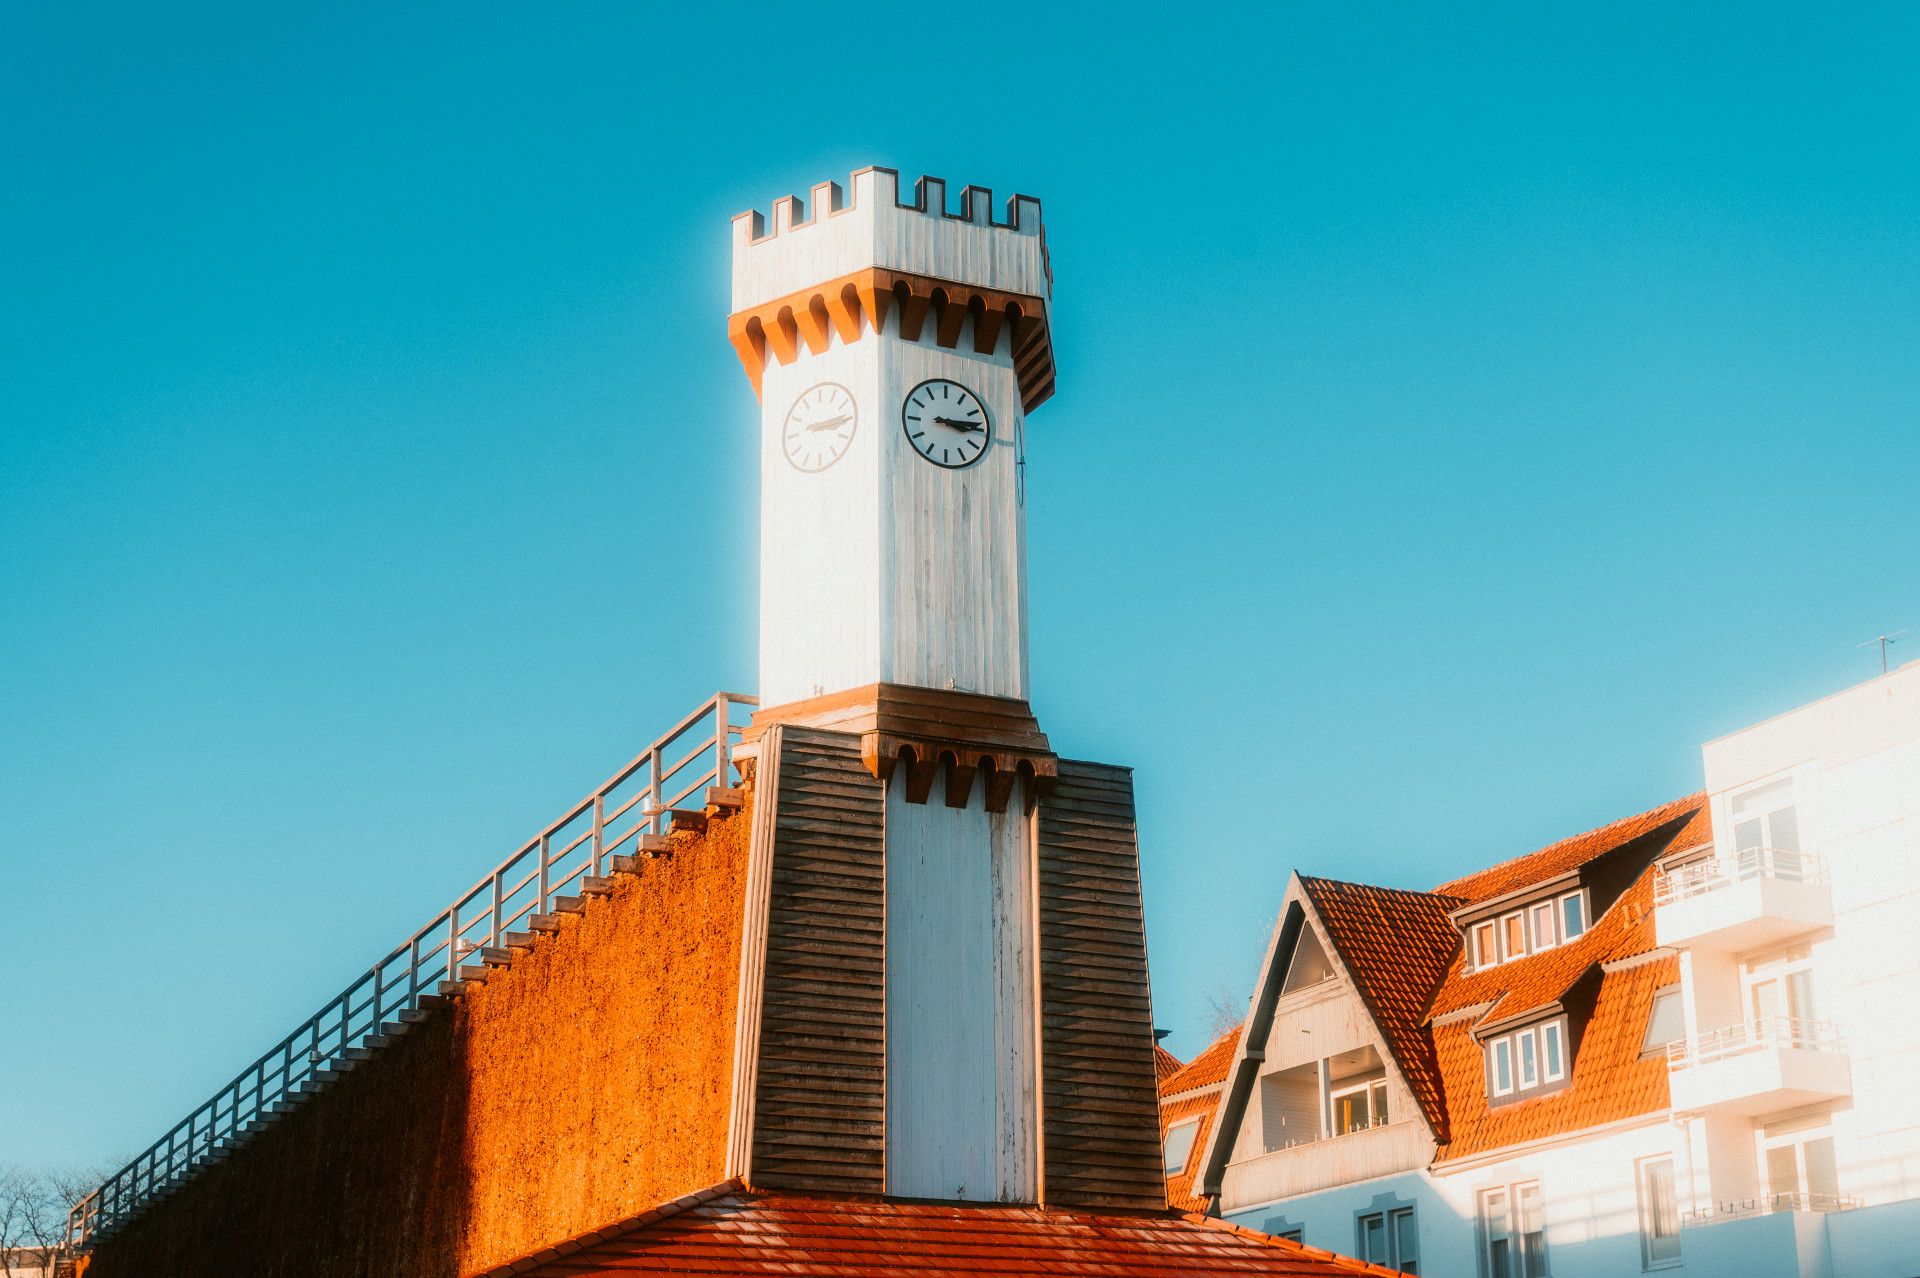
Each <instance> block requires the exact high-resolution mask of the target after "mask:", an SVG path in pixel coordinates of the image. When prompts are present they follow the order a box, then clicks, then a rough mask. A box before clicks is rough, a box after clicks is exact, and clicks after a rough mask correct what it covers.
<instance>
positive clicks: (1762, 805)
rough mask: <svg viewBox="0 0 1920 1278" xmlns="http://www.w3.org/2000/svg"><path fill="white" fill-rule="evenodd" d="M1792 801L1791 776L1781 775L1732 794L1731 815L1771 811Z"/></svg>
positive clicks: (1740, 815) (1738, 815)
mask: <svg viewBox="0 0 1920 1278" xmlns="http://www.w3.org/2000/svg"><path fill="white" fill-rule="evenodd" d="M1792 801H1793V778H1792V777H1781V778H1780V779H1779V780H1778V781H1769V782H1768V783H1767V784H1765V785H1757V786H1755V787H1753V789H1751V790H1747V791H1743V792H1742V793H1740V794H1736V795H1734V796H1733V804H1732V807H1733V815H1735V816H1737V817H1743V816H1753V815H1756V814H1758V813H1761V812H1771V811H1773V809H1775V808H1780V807H1785V806H1786V805H1787V804H1789V803H1791V802H1792Z"/></svg>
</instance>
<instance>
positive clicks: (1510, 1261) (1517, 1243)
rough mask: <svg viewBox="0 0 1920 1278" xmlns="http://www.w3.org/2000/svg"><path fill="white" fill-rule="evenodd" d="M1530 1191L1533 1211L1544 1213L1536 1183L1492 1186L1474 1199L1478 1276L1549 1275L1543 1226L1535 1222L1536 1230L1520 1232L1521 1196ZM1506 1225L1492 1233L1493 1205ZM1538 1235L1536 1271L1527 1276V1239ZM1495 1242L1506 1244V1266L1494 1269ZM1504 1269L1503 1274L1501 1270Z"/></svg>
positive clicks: (1542, 1196)
mask: <svg viewBox="0 0 1920 1278" xmlns="http://www.w3.org/2000/svg"><path fill="white" fill-rule="evenodd" d="M1529 1190H1531V1191H1532V1192H1533V1193H1534V1195H1535V1199H1536V1204H1537V1209H1538V1210H1542V1211H1543V1212H1544V1207H1545V1202H1546V1195H1545V1194H1544V1193H1542V1192H1541V1189H1540V1182H1539V1181H1538V1180H1520V1181H1515V1182H1513V1183H1512V1184H1510V1185H1492V1186H1489V1187H1487V1188H1485V1189H1482V1190H1481V1191H1480V1192H1479V1193H1477V1194H1475V1195H1474V1215H1475V1220H1476V1227H1477V1232H1478V1233H1479V1235H1480V1272H1481V1273H1482V1274H1483V1275H1485V1278H1548V1275H1550V1274H1551V1273H1552V1272H1553V1271H1552V1269H1551V1267H1550V1263H1551V1262H1550V1261H1549V1259H1548V1250H1547V1236H1546V1224H1545V1222H1544V1221H1541V1222H1538V1224H1539V1228H1538V1229H1536V1230H1528V1229H1525V1228H1523V1227H1522V1226H1523V1224H1524V1223H1525V1222H1523V1221H1522V1220H1521V1218H1520V1217H1521V1208H1520V1203H1521V1196H1522V1195H1523V1194H1525V1193H1526V1192H1527V1191H1529ZM1496 1201H1497V1202H1498V1204H1499V1208H1498V1209H1499V1211H1500V1213H1501V1216H1502V1218H1503V1219H1504V1220H1505V1222H1506V1228H1505V1230H1504V1231H1503V1232H1501V1233H1500V1234H1498V1235H1496V1234H1495V1233H1494V1230H1493V1213H1492V1210H1490V1208H1491V1207H1492V1205H1493V1204H1494V1203H1495V1202H1496ZM1529 1233H1538V1234H1539V1235H1540V1267H1539V1268H1538V1269H1537V1270H1534V1271H1532V1272H1529V1271H1528V1269H1527V1261H1526V1250H1527V1243H1526V1240H1527V1235H1528V1234H1529ZM1496 1242H1504V1243H1506V1244H1507V1264H1506V1265H1504V1266H1501V1267H1495V1265H1494V1257H1493V1247H1494V1243H1496ZM1503 1269H1504V1272H1502V1270H1503Z"/></svg>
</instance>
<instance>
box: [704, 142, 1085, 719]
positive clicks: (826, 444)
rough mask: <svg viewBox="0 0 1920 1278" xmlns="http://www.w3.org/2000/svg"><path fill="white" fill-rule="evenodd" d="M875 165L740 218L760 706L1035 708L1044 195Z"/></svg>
mask: <svg viewBox="0 0 1920 1278" xmlns="http://www.w3.org/2000/svg"><path fill="white" fill-rule="evenodd" d="M902 196H903V193H902V192H901V191H900V189H899V180H898V177H897V175H896V174H895V173H894V172H893V171H892V170H890V169H879V168H869V169H863V170H861V171H860V172H858V173H856V174H854V175H853V179H852V182H851V187H850V189H843V188H842V187H841V186H840V185H839V184H838V183H832V182H829V183H823V184H822V185H820V186H817V187H815V188H814V190H813V193H812V200H811V203H810V204H809V205H807V206H802V205H801V203H800V202H799V201H798V200H796V199H793V198H791V197H789V198H787V199H783V200H779V201H776V202H775V204H774V206H773V220H772V224H771V225H770V226H769V225H768V224H767V222H766V221H765V220H764V219H763V218H762V216H761V215H760V214H759V213H758V212H752V213H743V214H741V215H740V216H739V217H737V218H735V219H734V223H733V314H732V317H731V319H730V320H729V324H728V330H729V334H730V336H731V337H732V340H733V344H734V347H735V349H736V350H737V351H738V353H739V355H740V359H741V362H742V363H743V364H744V365H745V366H746V370H747V375H748V377H749V378H751V379H752V380H753V382H754V386H755V389H756V390H757V391H758V393H759V396H760V484H761V498H760V698H761V703H762V704H763V705H766V706H782V705H789V704H791V703H794V702H799V701H804V700H808V699H811V698H816V697H821V696H826V695H832V694H836V693H842V692H845V691H847V690H849V689H854V688H860V687H868V686H873V685H880V684H892V685H900V686H906V687H915V688H930V689H937V690H953V691H959V692H966V693H976V694H981V695H985V696H992V697H1003V698H1014V699H1019V700H1025V699H1026V697H1027V692H1028V689H1027V605H1026V527H1025V519H1024V512H1023V510H1022V504H1023V484H1022V478H1023V477H1022V471H1021V464H1022V461H1023V456H1022V453H1023V448H1024V444H1025V431H1026V415H1027V413H1028V412H1030V411H1031V410H1032V409H1033V408H1035V407H1036V406H1038V405H1039V404H1040V403H1041V402H1043V401H1044V400H1045V399H1046V398H1047V397H1048V396H1049V395H1051V394H1052V392H1053V353H1052V346H1051V343H1050V342H1049V340H1048V301H1049V298H1050V296H1051V292H1052V288H1051V278H1050V272H1049V269H1048V264H1047V250H1046V237H1045V234H1044V232H1043V231H1042V229H1041V225H1040V204H1039V201H1037V200H1034V199H1031V198H1029V197H1026V196H1015V197H1013V198H1012V199H1010V200H1008V201H1007V203H1006V205H1005V206H1004V209H1003V210H1002V212H1001V213H1000V215H998V216H996V214H995V211H994V209H993V207H992V193H991V192H989V191H984V190H981V189H979V188H977V187H971V186H970V187H968V188H966V190H965V191H963V192H962V193H961V196H960V211H959V212H958V213H954V212H950V211H949V210H948V208H947V201H946V191H945V184H944V183H942V182H941V181H940V180H939V179H937V178H923V179H921V180H920V181H919V182H916V183H915V184H914V186H913V189H912V192H911V196H910V198H902Z"/></svg>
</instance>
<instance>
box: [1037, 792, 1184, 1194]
mask: <svg viewBox="0 0 1920 1278" xmlns="http://www.w3.org/2000/svg"><path fill="white" fill-rule="evenodd" d="M1039 871H1040V873H1039V880H1040V997H1041V1005H1042V1008H1043V1011H1042V1016H1041V1028H1040V1034H1041V1043H1042V1050H1041V1058H1042V1062H1043V1064H1042V1073H1043V1106H1044V1108H1043V1119H1042V1122H1043V1132H1044V1140H1045V1157H1046V1162H1045V1169H1046V1170H1045V1175H1046V1186H1045V1198H1046V1201H1047V1202H1048V1203H1050V1204H1054V1205H1058V1206H1063V1207H1125V1208H1132V1207H1139V1208H1154V1207H1160V1206H1162V1205H1164V1203H1165V1202H1166V1185H1165V1182H1164V1180H1163V1178H1162V1174H1161V1160H1160V1141H1159V1135H1160V1123H1159V1099H1158V1091H1157V1085H1156V1081H1155V1077H1154V1059H1153V1007H1152V999H1151V996H1150V993H1149V990H1148V986H1147V946H1146V934H1145V922H1144V920H1143V918H1142V915H1141V905H1140V857H1139V849H1138V846H1137V845H1136V843H1135V840H1134V825H1133V776H1132V774H1131V773H1130V772H1129V771H1128V770H1127V769H1125V768H1114V767H1106V766H1103V765H1100V764H1093V763H1079V762H1069V761H1067V760H1064V759H1063V760H1061V761H1060V776H1059V781H1058V783H1057V785H1056V786H1055V787H1054V789H1053V791H1052V793H1050V794H1047V795H1045V796H1043V797H1042V798H1041V800H1040V805H1039Z"/></svg>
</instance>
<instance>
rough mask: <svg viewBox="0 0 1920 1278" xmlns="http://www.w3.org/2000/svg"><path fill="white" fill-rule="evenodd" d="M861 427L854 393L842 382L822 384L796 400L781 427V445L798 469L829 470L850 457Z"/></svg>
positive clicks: (805, 391)
mask: <svg viewBox="0 0 1920 1278" xmlns="http://www.w3.org/2000/svg"><path fill="white" fill-rule="evenodd" d="M859 424H860V414H859V410H858V409H857V408H856V407H855V406H854V402H853V393H852V392H851V391H849V390H848V389H847V388H846V387H844V386H842V385H841V384H840V383H838V382H821V383H820V384H819V385H818V386H810V387H808V388H807V389H806V390H803V391H801V392H800V398H798V399H796V400H794V401H793V407H792V408H789V409H788V410H787V420H786V422H785V424H784V425H782V426H781V428H780V443H781V446H782V447H783V448H785V449H786V452H787V460H788V461H789V462H791V463H792V464H793V468H794V469H795V470H804V471H807V472H809V473H811V472H813V471H818V470H825V469H826V468H827V467H829V466H831V465H833V464H834V463H835V462H837V461H839V460H840V459H841V458H842V457H844V456H846V455H847V446H848V445H849V444H851V443H853V431H854V428H855V427H856V426H858V425H859Z"/></svg>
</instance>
